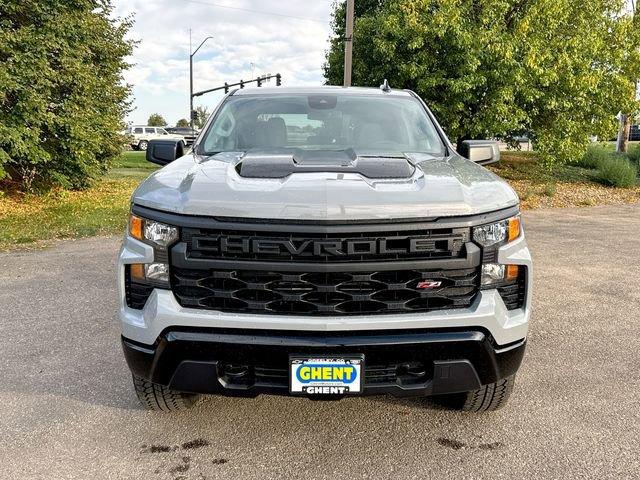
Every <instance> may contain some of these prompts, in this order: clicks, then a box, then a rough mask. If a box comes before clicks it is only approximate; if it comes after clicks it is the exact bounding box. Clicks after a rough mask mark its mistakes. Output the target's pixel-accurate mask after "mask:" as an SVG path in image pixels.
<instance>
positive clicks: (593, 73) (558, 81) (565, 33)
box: [324, 0, 640, 161]
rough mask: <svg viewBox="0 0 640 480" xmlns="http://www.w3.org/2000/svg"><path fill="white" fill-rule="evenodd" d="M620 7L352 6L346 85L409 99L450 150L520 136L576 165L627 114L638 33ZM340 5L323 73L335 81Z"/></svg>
mask: <svg viewBox="0 0 640 480" xmlns="http://www.w3.org/2000/svg"><path fill="white" fill-rule="evenodd" d="M625 4H626V2H625V0H589V1H588V2H585V1H584V0H366V1H365V0H363V1H359V2H356V23H355V30H354V54H353V83H354V85H361V86H377V85H380V83H382V80H383V79H384V78H387V79H388V80H389V82H390V84H391V86H392V87H395V88H408V89H411V90H414V91H416V92H417V93H418V94H419V95H420V96H421V97H422V98H423V99H425V101H426V102H427V103H428V104H429V106H430V107H431V108H432V109H433V111H434V113H435V114H436V116H437V117H438V119H439V120H440V122H441V123H442V124H443V127H444V128H445V130H446V131H447V133H448V135H449V137H450V138H451V139H452V140H453V141H454V142H456V143H460V142H461V141H462V140H464V139H473V138H491V137H497V138H502V139H505V140H512V139H513V138H514V137H515V136H517V135H520V134H525V133H526V134H528V135H529V136H530V137H531V139H532V140H533V142H534V144H535V146H536V147H537V148H538V150H540V152H541V153H542V154H543V156H544V158H545V159H547V160H548V161H552V160H558V161H567V160H573V159H577V158H580V156H581V154H582V152H583V151H584V148H585V146H586V144H587V143H588V138H589V136H590V135H599V136H602V137H603V138H610V136H611V135H612V134H613V132H614V131H615V119H614V116H615V115H616V113H617V112H618V111H620V110H622V111H635V110H637V108H638V105H637V102H636V101H635V79H637V78H640V61H639V59H638V45H639V43H638V37H639V30H640V29H638V28H634V25H633V19H632V17H631V16H630V15H628V14H625V13H624V5H625ZM344 12H345V5H344V2H338V3H336V5H335V9H334V21H333V37H332V38H331V47H330V50H329V51H328V52H327V57H326V63H325V66H324V70H325V77H326V79H327V83H329V84H341V83H342V76H343V61H344V52H343V45H344V44H343V38H344V31H345V28H344Z"/></svg>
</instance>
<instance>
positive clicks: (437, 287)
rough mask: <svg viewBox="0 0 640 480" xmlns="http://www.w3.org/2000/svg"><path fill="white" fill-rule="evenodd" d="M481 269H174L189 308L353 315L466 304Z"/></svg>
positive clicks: (175, 284)
mask: <svg viewBox="0 0 640 480" xmlns="http://www.w3.org/2000/svg"><path fill="white" fill-rule="evenodd" d="M478 284H479V272H478V269H476V268H473V269H461V270H434V271H419V270H399V271H382V272H365V273H361V272H357V273H353V272H340V273H297V272H293V273H292V272H278V271H249V270H195V269H193V270H192V269H180V268H175V267H174V268H172V271H171V285H172V290H173V292H174V294H175V296H176V298H177V299H178V301H179V303H180V304H181V305H182V306H184V307H191V308H204V309H211V310H222V311H228V312H248V313H270V314H297V313H299V314H310V315H336V314H339V315H345V314H346V315H348V314H363V313H397V312H404V313H407V312H425V311H430V310H439V309H447V308H465V307H469V306H470V305H471V303H472V302H473V299H474V297H475V294H476V293H477V291H478Z"/></svg>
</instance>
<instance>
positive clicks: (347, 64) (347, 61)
mask: <svg viewBox="0 0 640 480" xmlns="http://www.w3.org/2000/svg"><path fill="white" fill-rule="evenodd" d="M353 16H354V0H347V22H346V27H347V29H346V37H345V39H344V86H345V87H350V86H351V65H352V60H353Z"/></svg>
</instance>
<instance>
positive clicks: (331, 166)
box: [236, 148, 416, 179]
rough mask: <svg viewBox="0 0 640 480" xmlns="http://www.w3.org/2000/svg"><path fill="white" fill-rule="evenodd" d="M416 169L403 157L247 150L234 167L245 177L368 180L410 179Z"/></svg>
mask: <svg viewBox="0 0 640 480" xmlns="http://www.w3.org/2000/svg"><path fill="white" fill-rule="evenodd" d="M415 169H416V167H415V166H414V165H413V163H411V161H410V160H409V159H408V158H407V157H405V156H384V155H380V156H370V155H361V156H358V155H357V154H356V152H355V151H354V150H353V149H351V148H350V149H347V150H316V151H309V150H296V151H295V152H293V153H292V152H291V150H287V151H281V152H278V151H269V152H263V151H262V152H261V151H255V150H250V151H248V152H247V153H246V154H245V155H244V156H243V157H242V159H241V160H240V162H238V164H237V165H236V170H237V172H238V174H239V175H240V176H241V177H244V178H285V177H288V176H289V175H291V174H293V173H317V172H321V173H359V174H361V175H363V176H365V177H367V178H372V179H384V178H410V177H411V176H412V175H413V173H414V172H415Z"/></svg>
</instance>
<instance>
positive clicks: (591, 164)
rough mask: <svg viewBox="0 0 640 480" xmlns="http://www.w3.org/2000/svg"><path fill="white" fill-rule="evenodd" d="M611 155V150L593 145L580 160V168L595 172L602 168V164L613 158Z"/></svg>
mask: <svg viewBox="0 0 640 480" xmlns="http://www.w3.org/2000/svg"><path fill="white" fill-rule="evenodd" d="M611 154H612V152H611V150H609V149H607V148H606V147H605V146H603V145H599V144H591V145H589V147H588V148H587V151H586V152H585V154H584V155H583V156H582V158H581V159H580V160H578V166H579V167H583V168H590V169H593V170H595V169H597V168H599V167H600V164H601V163H602V162H605V161H607V160H608V159H609V158H610V157H611Z"/></svg>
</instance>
